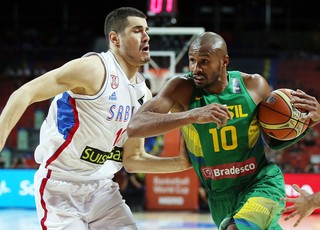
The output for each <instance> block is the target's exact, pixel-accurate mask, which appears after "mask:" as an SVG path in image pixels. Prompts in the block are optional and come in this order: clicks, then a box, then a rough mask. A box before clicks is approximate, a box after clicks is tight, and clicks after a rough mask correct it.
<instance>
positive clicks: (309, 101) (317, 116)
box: [291, 89, 320, 127]
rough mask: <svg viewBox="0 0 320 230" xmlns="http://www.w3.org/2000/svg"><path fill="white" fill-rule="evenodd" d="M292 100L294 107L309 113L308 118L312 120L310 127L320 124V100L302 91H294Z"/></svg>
mask: <svg viewBox="0 0 320 230" xmlns="http://www.w3.org/2000/svg"><path fill="white" fill-rule="evenodd" d="M291 94H292V96H293V97H292V100H291V103H292V104H293V106H294V107H296V108H297V109H300V110H306V111H308V115H307V116H308V117H309V118H310V123H309V127H312V126H314V125H316V124H317V123H319V122H320V104H319V102H318V100H317V99H316V98H315V97H313V96H310V95H308V94H306V93H305V92H303V91H302V90H300V89H297V90H296V91H292V92H291Z"/></svg>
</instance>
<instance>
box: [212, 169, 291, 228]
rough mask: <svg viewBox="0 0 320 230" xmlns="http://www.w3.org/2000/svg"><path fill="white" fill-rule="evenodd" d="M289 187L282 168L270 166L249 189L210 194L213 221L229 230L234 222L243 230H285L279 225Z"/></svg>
mask: <svg viewBox="0 0 320 230" xmlns="http://www.w3.org/2000/svg"><path fill="white" fill-rule="evenodd" d="M285 195H286V193H285V184H284V178H283V174H282V172H281V170H280V168H279V167H278V166H276V165H275V164H273V163H270V164H268V165H267V166H266V167H264V168H263V169H262V170H260V172H259V173H258V174H257V176H256V177H255V179H253V180H252V181H251V182H250V184H248V185H247V186H241V187H236V188H232V189H230V190H228V191H224V192H223V193H211V194H209V207H210V210H211V213H212V218H213V220H214V222H215V224H216V225H217V226H219V229H221V230H223V229H226V227H227V225H228V223H229V221H230V219H231V218H233V219H234V222H235V224H236V226H237V228H238V229H239V230H244V229H246V230H247V229H248V230H249V229H250V230H253V229H254V230H255V229H257V230H260V229H282V228H281V227H280V225H279V224H278V221H279V219H280V216H281V210H282V209H283V208H284V206H285V202H284V201H281V200H280V198H281V197H285Z"/></svg>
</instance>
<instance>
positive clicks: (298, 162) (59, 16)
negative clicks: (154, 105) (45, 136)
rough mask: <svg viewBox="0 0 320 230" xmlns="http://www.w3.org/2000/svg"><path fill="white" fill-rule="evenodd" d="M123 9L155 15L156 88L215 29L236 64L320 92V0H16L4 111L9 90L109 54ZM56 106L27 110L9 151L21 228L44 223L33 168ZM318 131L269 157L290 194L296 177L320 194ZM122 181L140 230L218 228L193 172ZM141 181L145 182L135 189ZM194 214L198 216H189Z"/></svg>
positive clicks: (156, 144)
mask: <svg viewBox="0 0 320 230" xmlns="http://www.w3.org/2000/svg"><path fill="white" fill-rule="evenodd" d="M161 2H162V4H160V3H161ZM120 6H133V7H136V8H138V9H140V10H142V11H143V12H145V13H147V14H148V23H149V26H150V36H151V41H150V43H151V50H152V53H151V55H152V61H151V62H150V64H148V65H146V66H145V67H144V68H143V69H142V70H141V71H142V72H144V74H145V76H146V78H147V80H148V82H149V83H150V87H151V89H152V91H153V93H154V94H156V93H157V91H158V90H159V89H160V88H161V86H162V84H163V83H164V82H165V81H166V80H167V79H168V78H170V77H174V76H176V75H179V74H183V73H185V72H186V71H187V69H186V67H187V65H188V64H187V63H188V62H187V56H186V54H185V52H186V49H187V47H188V45H189V44H190V41H192V39H193V36H194V35H196V34H199V33H201V32H202V31H205V30H206V31H214V32H217V33H219V34H221V35H222V36H223V37H224V38H225V40H226V42H227V44H228V48H229V55H230V59H231V63H230V65H229V69H240V70H242V71H244V72H249V73H260V74H262V75H263V76H264V77H265V78H266V79H267V80H268V82H269V83H270V85H271V86H272V88H274V89H276V88H281V87H285V88H292V89H297V88H300V89H302V90H304V91H306V92H308V93H309V94H312V95H314V96H316V97H317V98H319V94H320V86H319V82H320V78H319V74H320V61H319V60H320V15H319V12H318V8H317V6H316V1H312V0H304V1H290V0H278V1H275V0H273V1H272V0H261V1H259V0H238V1H235V0H198V1H183V0H171V1H170V0H163V1H161V0H136V1H130V0H127V1H125V0H116V1H103V2H102V1H90V2H87V1H85V2H78V1H68V0H63V1H62V0H58V1H53V0H49V1H22V0H21V1H19V0H13V1H10V2H8V1H6V2H4V3H3V4H2V6H1V7H0V25H1V33H0V81H1V84H0V111H2V109H3V107H4V105H5V103H6V101H7V99H8V97H9V95H10V94H11V93H12V92H13V91H14V90H15V89H17V88H18V87H19V86H21V85H22V84H23V83H25V82H27V81H30V80H31V79H33V78H35V77H37V76H39V75H41V74H42V73H45V72H46V71H48V70H51V69H53V68H55V67H58V66H60V65H62V64H64V63H65V62H67V61H69V60H71V59H73V58H77V57H80V56H82V55H83V54H85V53H86V52H89V51H96V52H101V51H105V50H107V45H106V42H105V39H104V35H103V24H104V19H105V16H106V15H107V14H108V13H109V12H110V11H112V10H113V9H115V8H118V7H120ZM49 102H50V101H49V100H48V101H45V102H41V103H36V104H34V105H32V106H30V107H29V108H28V109H27V111H26V113H25V114H24V116H23V117H22V118H21V120H20V121H19V123H18V124H17V126H16V127H15V128H14V130H13V132H12V133H11V135H10V137H9V138H8V140H7V143H6V147H5V149H4V150H3V151H2V152H1V153H0V168H3V169H1V170H0V208H1V209H0V226H2V227H1V229H33V228H32V227H29V228H25V227H21V228H20V225H19V226H18V225H17V223H19V224H21V223H23V224H24V223H26V222H25V221H27V223H28V224H30V222H28V220H29V221H30V220H31V221H32V222H31V224H34V225H35V226H36V224H35V222H36V219H35V211H34V201H33V199H34V198H33V173H34V170H35V169H36V168H37V167H38V165H37V164H36V163H35V162H34V159H33V150H34V148H35V147H36V145H37V143H38V132H39V127H40V125H41V123H42V121H43V120H44V118H45V116H46V111H47V109H48V106H49ZM319 132H320V127H316V128H315V129H314V130H313V131H312V132H311V133H310V134H309V135H308V136H306V137H305V138H304V139H303V140H302V141H300V142H299V143H298V144H296V145H294V146H292V147H290V148H288V149H286V150H283V151H278V152H271V151H270V150H268V149H267V154H268V157H269V158H270V159H271V160H273V161H275V162H276V163H277V164H278V165H279V166H280V167H281V168H282V170H283V172H284V173H285V179H286V190H287V195H289V196H292V197H295V196H297V195H298V194H296V193H295V192H294V191H293V189H292V187H291V185H292V183H297V184H298V185H300V186H302V187H303V188H305V189H307V190H308V191H310V192H317V191H320V182H319V181H320V180H319V175H320V174H319V172H320V167H319V166H320V138H319ZM178 136H179V131H178V130H176V131H173V132H170V133H168V134H166V135H163V136H159V137H154V138H148V139H147V140H146V149H147V150H148V151H149V152H151V153H153V154H155V155H162V156H166V155H169V154H175V153H178ZM115 180H117V181H118V182H119V184H120V185H121V191H122V193H123V195H124V197H125V198H126V200H127V202H128V204H129V205H130V207H131V208H132V210H133V211H134V212H135V213H137V215H138V214H139V215H138V216H137V218H138V220H139V224H140V227H141V229H155V228H149V227H145V226H148V224H149V222H148V221H149V220H150V219H151V220H152V221H159V226H158V227H159V229H162V228H165V229H174V228H177V229H202V228H203V229H209V228H211V229H212V227H214V225H213V223H212V221H211V220H210V217H208V208H207V207H206V205H205V202H204V201H203V199H205V198H203V197H202V196H201V194H202V193H201V192H202V190H201V187H200V186H199V182H198V180H197V178H196V177H195V175H194V172H193V170H190V171H187V172H184V173H180V174H170V175H152V174H148V175H143V174H128V173H126V172H125V171H121V172H119V173H118V174H117V175H116V177H115ZM137 181H138V182H139V183H140V186H138V188H136V187H134V186H133V184H134V183H135V182H137ZM21 210H22V212H20V211H21ZM159 211H160V213H158V212H159ZM29 212H31V214H30V213H29ZM155 212H156V213H157V216H161V215H165V216H166V217H165V218H164V219H161V220H158V219H157V218H153V217H149V216H146V215H145V214H148V213H149V214H150V213H151V215H152V214H154V213H155ZM168 212H169V213H168ZM172 212H173V213H174V214H170V213H172ZM186 212H187V216H183V217H181V220H180V222H179V221H178V222H170V218H169V217H168V216H170V215H177V216H178V215H179V213H182V214H183V215H185V214H186ZM190 212H191V214H195V216H194V215H192V217H190V216H188V215H189V214H190ZM317 213H318V212H315V214H314V215H313V216H312V217H310V218H313V219H312V221H310V222H306V223H308V224H305V225H303V226H302V227H301V229H320V227H319V226H320V220H318V219H314V218H318V214H317ZM202 214H205V216H204V217H203V216H202ZM29 216H32V218H29ZM20 217H21V219H19V218H20ZM17 218H18V219H17ZM14 219H15V220H20V221H12V220H14ZM166 220H168V221H169V222H166ZM188 221H189V222H188ZM282 223H283V226H285V229H291V227H290V226H292V224H293V223H292V224H291V225H288V223H284V222H282ZM310 223H312V224H310ZM14 224H16V225H14ZM151 224H154V222H151ZM162 224H165V226H166V227H163V225H162ZM154 226H155V225H154ZM34 229H38V228H37V227H34Z"/></svg>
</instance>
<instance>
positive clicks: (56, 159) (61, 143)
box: [35, 51, 148, 180]
mask: <svg viewBox="0 0 320 230" xmlns="http://www.w3.org/2000/svg"><path fill="white" fill-rule="evenodd" d="M89 55H99V57H100V58H101V60H102V61H103V63H104V65H105V69H106V80H105V82H104V85H103V87H102V88H101V90H100V92H98V93H97V94H96V95H94V96H88V95H79V94H74V93H72V92H71V91H68V92H65V93H63V94H61V95H58V96H56V97H55V98H54V100H53V101H52V103H51V106H50V108H49V113H48V116H47V118H46V120H45V121H44V123H43V124H42V126H41V130H40V144H39V146H38V147H37V148H36V151H35V159H36V161H37V162H38V163H39V164H41V166H40V168H41V167H42V168H46V169H48V170H51V172H50V173H51V175H52V177H53V178H54V177H56V178H63V179H68V178H70V179H76V180H94V179H103V178H110V179H111V178H112V177H113V175H114V174H115V173H116V172H117V171H119V170H120V169H121V167H122V166H123V165H122V151H121V147H122V146H123V144H124V142H125V141H126V139H127V135H126V127H127V125H128V122H129V120H130V119H131V117H132V114H133V112H134V111H136V110H137V109H138V108H139V107H140V106H141V104H142V103H143V101H144V99H145V98H146V94H147V90H148V89H147V86H146V84H145V81H144V78H143V76H142V75H141V74H139V77H138V80H137V81H138V83H137V84H132V83H130V81H129V80H128V78H127V76H126V74H125V73H124V72H123V70H122V69H121V67H120V65H119V64H118V62H117V61H116V59H115V58H114V56H113V54H112V53H111V52H110V51H108V52H106V53H100V54H98V53H88V54H86V55H85V56H89Z"/></svg>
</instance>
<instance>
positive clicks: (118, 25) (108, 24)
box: [104, 7, 147, 39]
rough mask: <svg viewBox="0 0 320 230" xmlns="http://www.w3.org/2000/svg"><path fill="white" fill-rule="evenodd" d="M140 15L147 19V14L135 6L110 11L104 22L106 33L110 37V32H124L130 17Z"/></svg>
mask: <svg viewBox="0 0 320 230" xmlns="http://www.w3.org/2000/svg"><path fill="white" fill-rule="evenodd" d="M130 16H132V17H139V18H143V19H147V16H146V15H145V14H144V13H143V12H141V11H140V10H138V9H136V8H133V7H120V8H118V9H115V10H113V11H112V12H110V13H109V14H108V15H107V17H106V19H105V22H104V35H105V36H106V38H107V39H109V33H110V32H111V31H114V32H116V33H122V32H123V31H124V30H125V28H126V27H127V26H128V23H129V21H128V17H130Z"/></svg>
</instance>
